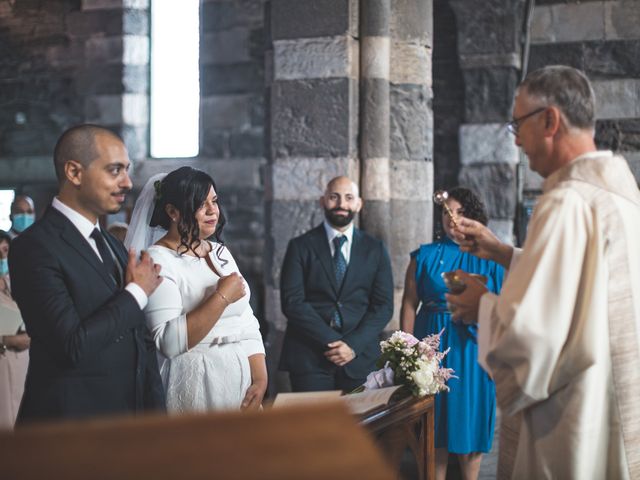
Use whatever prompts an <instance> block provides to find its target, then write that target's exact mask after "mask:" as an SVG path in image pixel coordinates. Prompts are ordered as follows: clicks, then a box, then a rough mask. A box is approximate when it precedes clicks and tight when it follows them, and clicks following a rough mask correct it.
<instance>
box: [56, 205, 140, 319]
mask: <svg viewBox="0 0 640 480" xmlns="http://www.w3.org/2000/svg"><path fill="white" fill-rule="evenodd" d="M51 206H52V207H53V208H55V209H56V210H58V211H59V212H60V213H61V214H62V215H64V216H65V217H67V218H68V219H69V221H70V222H71V223H73V226H74V227H76V229H78V232H80V235H82V237H83V238H84V239H85V240H86V241H87V243H89V246H90V247H91V248H92V249H93V251H94V252H95V254H96V255H97V256H98V258H99V259H100V261H102V257H101V256H100V252H99V251H98V246H97V245H96V242H95V240H94V239H93V238H91V233H93V230H94V229H95V228H97V229H98V230H100V224H99V223H97V222H96V223H95V224H93V223H91V222H90V221H89V219H88V218H86V217H85V216H83V215H81V214H80V213H78V212H76V211H75V210H74V209H73V208H71V207H69V206H68V205H65V204H64V203H62V202H61V201H60V200H59V199H58V197H54V199H53V202H51ZM114 261H115V262H117V260H114ZM123 274H124V272H123ZM124 288H125V290H127V291H128V292H129V293H130V294H131V295H133V298H135V300H136V302H137V303H138V305H139V306H140V309H141V310H142V309H144V307H146V306H147V301H148V299H147V294H146V293H144V290H142V287H141V286H140V285H138V284H137V283H133V282H131V283H128V284H127V286H126V287H124Z"/></svg>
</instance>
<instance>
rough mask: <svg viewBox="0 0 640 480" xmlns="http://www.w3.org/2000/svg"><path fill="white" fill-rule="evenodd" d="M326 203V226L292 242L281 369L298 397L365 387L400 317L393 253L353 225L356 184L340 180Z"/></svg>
mask: <svg viewBox="0 0 640 480" xmlns="http://www.w3.org/2000/svg"><path fill="white" fill-rule="evenodd" d="M320 204H321V205H322V207H323V209H324V212H325V222H324V223H322V224H321V225H319V226H318V227H316V228H314V229H313V230H310V231H308V232H307V233H305V234H303V235H301V236H299V237H297V238H294V239H293V240H291V241H290V242H289V246H288V248H287V253H286V255H285V258H284V263H283V266H282V273H281V277H280V293H281V303H282V311H283V312H284V314H285V316H286V317H287V319H288V324H287V332H286V334H285V338H284V345H283V348H282V357H281V359H280V368H281V369H282V370H288V371H289V375H290V379H291V387H292V389H293V391H294V392H303V391H317V390H334V389H340V390H353V389H354V388H356V387H357V386H359V385H361V384H362V383H364V381H365V379H366V376H367V375H368V374H369V373H370V372H371V371H372V370H375V361H376V360H377V358H378V356H379V355H380V345H379V342H380V338H379V337H380V333H381V332H382V330H383V329H384V327H385V326H386V325H387V323H388V322H389V320H390V319H391V315H392V313H393V280H392V277H391V263H390V261H389V255H388V253H387V250H386V248H385V246H384V244H383V243H382V242H381V241H380V240H378V239H376V238H373V237H372V236H370V235H368V234H367V233H365V232H363V231H361V230H358V229H357V228H354V226H353V219H354V217H355V214H356V213H358V212H359V211H360V208H362V200H361V199H360V197H359V195H358V187H357V185H356V184H355V183H354V182H352V181H351V180H349V179H348V178H346V177H336V178H334V179H333V180H331V181H330V182H329V184H328V185H327V189H326V191H325V194H324V195H323V196H322V197H321V199H320Z"/></svg>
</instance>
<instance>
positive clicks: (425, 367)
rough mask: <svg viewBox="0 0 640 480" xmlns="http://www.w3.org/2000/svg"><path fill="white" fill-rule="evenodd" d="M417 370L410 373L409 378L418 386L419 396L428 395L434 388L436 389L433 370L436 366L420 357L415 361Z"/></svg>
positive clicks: (434, 370)
mask: <svg viewBox="0 0 640 480" xmlns="http://www.w3.org/2000/svg"><path fill="white" fill-rule="evenodd" d="M416 366H417V370H415V371H414V372H412V373H411V379H412V380H413V382H414V383H415V384H416V387H418V391H419V394H420V396H424V395H428V394H429V393H431V392H432V391H433V390H434V388H435V389H436V391H437V386H436V385H434V383H435V382H434V380H435V376H434V374H435V372H436V368H437V366H434V365H433V364H431V363H430V362H425V361H424V360H422V359H420V360H418V361H417V362H416Z"/></svg>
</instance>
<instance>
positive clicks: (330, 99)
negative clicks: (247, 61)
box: [270, 78, 356, 158]
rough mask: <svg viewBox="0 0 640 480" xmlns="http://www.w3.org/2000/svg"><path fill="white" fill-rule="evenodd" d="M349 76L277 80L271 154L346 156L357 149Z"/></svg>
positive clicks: (279, 155) (273, 88)
mask: <svg viewBox="0 0 640 480" xmlns="http://www.w3.org/2000/svg"><path fill="white" fill-rule="evenodd" d="M355 90H356V89H355V85H352V81H350V80H349V79H347V78H341V79H326V80H295V81H282V82H275V83H274V84H273V86H272V90H271V122H270V123H271V128H272V131H271V153H272V156H273V157H274V158H277V157H340V156H342V157H344V156H348V155H350V154H352V153H354V152H355V134H356V132H354V129H355V126H354V125H353V122H352V120H351V114H352V112H351V111H350V108H349V106H350V104H351V98H350V97H352V96H354V95H355V93H354V92H355Z"/></svg>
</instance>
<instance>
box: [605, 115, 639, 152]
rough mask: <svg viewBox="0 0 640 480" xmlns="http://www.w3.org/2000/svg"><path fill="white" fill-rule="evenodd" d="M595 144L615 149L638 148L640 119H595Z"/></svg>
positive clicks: (628, 149) (627, 149) (629, 149)
mask: <svg viewBox="0 0 640 480" xmlns="http://www.w3.org/2000/svg"><path fill="white" fill-rule="evenodd" d="M596 144H597V145H598V148H602V149H610V150H615V151H638V150H640V119H628V120H599V121H597V122H596Z"/></svg>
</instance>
